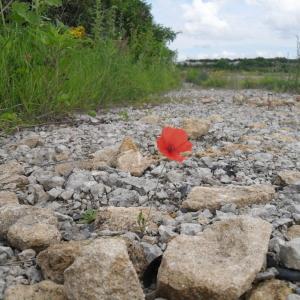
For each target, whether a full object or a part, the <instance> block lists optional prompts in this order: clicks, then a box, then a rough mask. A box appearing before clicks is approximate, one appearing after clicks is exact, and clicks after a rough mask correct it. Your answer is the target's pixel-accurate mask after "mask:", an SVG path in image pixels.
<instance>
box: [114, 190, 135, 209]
mask: <svg viewBox="0 0 300 300" xmlns="http://www.w3.org/2000/svg"><path fill="white" fill-rule="evenodd" d="M138 199H139V194H138V192H137V191H134V190H127V189H123V188H117V189H115V190H114V191H112V192H111V193H110V194H109V205H112V206H122V207H129V206H132V205H134V204H135V203H137V202H138Z"/></svg>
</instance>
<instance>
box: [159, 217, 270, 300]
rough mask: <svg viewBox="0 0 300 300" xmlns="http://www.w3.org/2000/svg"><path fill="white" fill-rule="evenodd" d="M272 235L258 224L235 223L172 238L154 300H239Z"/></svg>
mask: <svg viewBox="0 0 300 300" xmlns="http://www.w3.org/2000/svg"><path fill="white" fill-rule="evenodd" d="M271 230H272V226H271V224H269V223H267V222H265V221H262V220H260V219H255V218H251V217H234V218H230V219H227V220H225V221H221V222H217V223H215V224H214V225H212V226H210V227H208V228H207V229H206V230H205V231H204V232H203V233H202V234H199V235H198V236H187V235H180V236H178V237H176V238H174V239H173V240H172V241H171V242H170V243H169V245H168V247H167V250H166V252H165V253H164V256H163V260H162V264H161V266H160V269H159V273H158V291H159V295H161V296H162V297H166V298H167V299H169V300H175V299H176V300H177V299H185V300H197V299H199V300H202V299H210V300H220V299H222V300H233V299H238V298H239V297H240V296H241V295H242V294H243V293H244V292H246V291H247V290H248V289H249V288H250V287H251V283H252V281H253V280H254V279H255V276H256V274H257V273H258V272H259V271H260V270H261V269H262V267H263V265H264V262H265V258H266V253H267V250H268V243H269V239H270V234H271Z"/></svg>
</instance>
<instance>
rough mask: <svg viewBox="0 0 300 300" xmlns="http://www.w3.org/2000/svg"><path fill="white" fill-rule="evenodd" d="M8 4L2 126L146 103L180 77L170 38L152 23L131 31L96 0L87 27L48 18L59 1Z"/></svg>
mask: <svg viewBox="0 0 300 300" xmlns="http://www.w3.org/2000/svg"><path fill="white" fill-rule="evenodd" d="M125 2H126V1H125ZM1 4H2V5H1V7H2V10H1V16H2V24H1V27H0V48H1V52H0V69H1V72H0V129H1V126H2V129H3V127H4V126H7V124H16V123H17V122H18V121H19V122H24V121H25V122H29V123H31V122H36V121H45V120H48V119H53V118H56V117H57V116H61V115H64V114H67V113H69V112H72V111H76V110H91V109H97V108H99V107H103V106H107V105H114V104H116V103H121V104H126V103H128V102H129V101H141V100H144V99H145V97H147V96H149V95H151V94H153V93H159V92H162V91H166V90H168V89H170V88H173V87H175V86H176V85H177V84H178V82H179V76H178V73H177V70H176V68H175V66H174V64H173V57H174V53H172V52H171V51H170V50H168V49H167V47H166V42H167V38H166V39H165V40H164V39H161V40H158V39H157V38H156V37H155V32H153V31H154V30H153V29H151V27H149V28H147V30H144V31H143V32H133V31H132V34H131V35H130V36H125V35H124V34H125V33H124V30H125V29H126V28H122V27H121V26H120V24H121V22H120V16H118V13H119V11H118V10H117V9H118V8H117V7H112V8H106V9H105V10H104V8H103V7H102V4H101V1H100V0H95V2H94V9H93V11H92V17H91V20H90V23H91V26H90V30H89V31H87V29H86V28H85V27H83V26H79V25H80V24H78V26H76V27H70V26H68V25H66V24H63V23H62V22H61V21H60V20H58V19H56V20H53V19H52V20H51V19H50V18H49V16H48V15H47V14H49V15H50V12H51V11H53V10H54V11H55V10H57V9H59V7H60V6H61V5H62V3H61V2H60V0H44V1H42V0H35V1H32V2H31V1H23V2H19V1H13V2H12V3H11V1H8V3H5V2H4V3H3V2H1ZM3 8H5V11H4V10H3ZM52 13H53V12H52ZM117 18H118V22H117ZM167 33H169V32H168V31H167Z"/></svg>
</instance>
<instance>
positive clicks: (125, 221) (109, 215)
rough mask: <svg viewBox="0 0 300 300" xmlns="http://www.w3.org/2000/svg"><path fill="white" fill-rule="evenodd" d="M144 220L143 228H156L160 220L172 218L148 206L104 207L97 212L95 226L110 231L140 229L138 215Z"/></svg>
mask: <svg viewBox="0 0 300 300" xmlns="http://www.w3.org/2000/svg"><path fill="white" fill-rule="evenodd" d="M140 214H142V216H143V218H144V220H145V228H144V229H145V230H157V229H158V224H159V223H161V222H162V220H172V218H171V217H170V216H169V215H168V214H167V213H163V212H160V211H158V210H157V209H155V208H151V209H150V208H149V207H128V208H125V207H113V206H111V207H104V208H100V209H99V210H98V212H97V218H96V220H95V227H96V228H97V229H99V230H110V231H134V232H136V231H141V230H142V229H143V228H141V225H142V224H141V222H140V224H139V222H138V220H139V215H140Z"/></svg>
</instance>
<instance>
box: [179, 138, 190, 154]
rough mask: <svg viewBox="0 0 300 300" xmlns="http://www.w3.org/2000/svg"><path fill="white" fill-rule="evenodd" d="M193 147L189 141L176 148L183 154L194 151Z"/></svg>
mask: <svg viewBox="0 0 300 300" xmlns="http://www.w3.org/2000/svg"><path fill="white" fill-rule="evenodd" d="M192 147H193V144H192V143H191V142H189V141H186V142H185V143H183V144H182V145H180V146H178V147H177V148H176V151H178V152H179V153H181V152H187V151H192Z"/></svg>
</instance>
